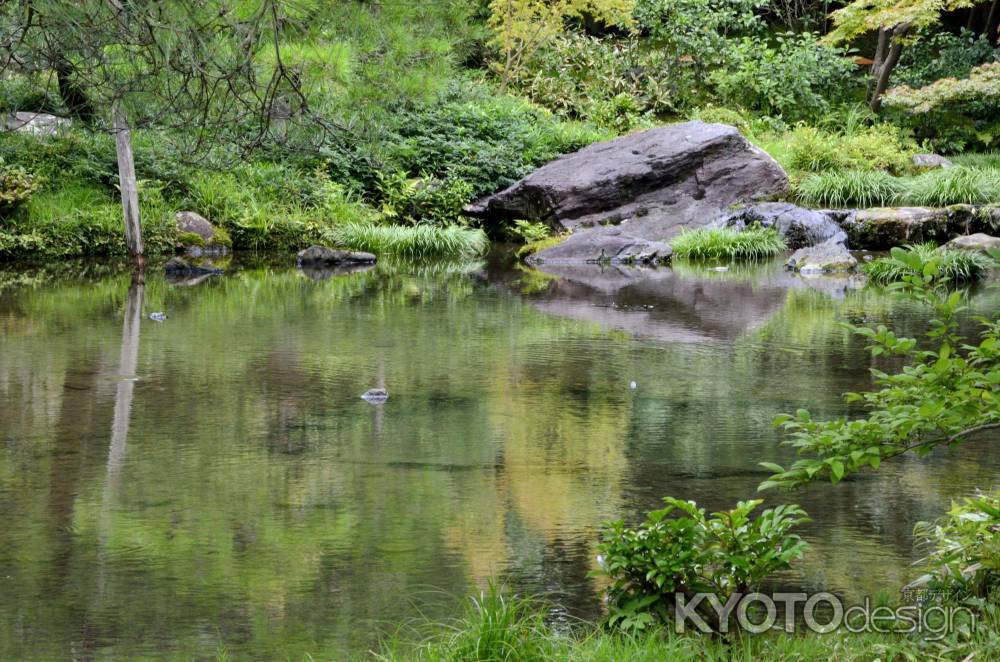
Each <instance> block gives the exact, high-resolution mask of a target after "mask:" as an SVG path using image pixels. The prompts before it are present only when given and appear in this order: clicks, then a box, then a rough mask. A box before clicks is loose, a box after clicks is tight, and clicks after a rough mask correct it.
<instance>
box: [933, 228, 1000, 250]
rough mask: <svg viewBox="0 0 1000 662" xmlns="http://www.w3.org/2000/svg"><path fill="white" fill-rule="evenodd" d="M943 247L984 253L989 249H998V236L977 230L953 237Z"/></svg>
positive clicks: (999, 242) (999, 239)
mask: <svg viewBox="0 0 1000 662" xmlns="http://www.w3.org/2000/svg"><path fill="white" fill-rule="evenodd" d="M944 247H945V248H950V249H953V250H960V251H980V252H983V253H985V252H986V251H988V250H990V249H994V248H995V249H1000V238H998V237H991V236H990V235H988V234H983V233H982V232H977V233H976V234H970V235H964V236H961V237H955V238H954V239H952V240H951V241H949V242H948V243H947V244H945V245H944Z"/></svg>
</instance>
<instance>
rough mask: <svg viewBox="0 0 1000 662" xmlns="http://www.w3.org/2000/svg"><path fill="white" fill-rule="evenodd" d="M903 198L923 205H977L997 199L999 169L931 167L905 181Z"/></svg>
mask: <svg viewBox="0 0 1000 662" xmlns="http://www.w3.org/2000/svg"><path fill="white" fill-rule="evenodd" d="M907 189H908V190H907V195H906V197H907V201H908V202H910V203H912V204H916V205H921V206H925V207H947V206H948V205H956V204H969V205H981V204H989V203H994V202H998V201H1000V170H997V169H996V168H968V167H964V166H956V167H953V168H944V169H941V170H933V171H931V172H928V173H925V174H923V175H920V176H919V177H915V178H913V179H911V180H909V182H908V183H907Z"/></svg>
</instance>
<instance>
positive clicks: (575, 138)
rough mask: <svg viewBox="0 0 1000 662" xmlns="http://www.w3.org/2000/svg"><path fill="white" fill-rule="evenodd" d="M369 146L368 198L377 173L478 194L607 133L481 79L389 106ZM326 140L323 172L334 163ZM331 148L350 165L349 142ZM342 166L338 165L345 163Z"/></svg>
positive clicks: (374, 192) (352, 158)
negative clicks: (343, 153)
mask: <svg viewBox="0 0 1000 662" xmlns="http://www.w3.org/2000/svg"><path fill="white" fill-rule="evenodd" d="M391 110H393V112H392V114H391V115H389V116H388V117H386V118H385V124H384V125H383V126H382V127H381V129H380V130H381V133H379V134H378V135H377V137H376V139H375V140H374V141H373V142H374V145H372V148H373V151H372V153H371V154H370V158H371V168H370V170H369V172H368V173H367V174H364V175H363V177H364V180H363V181H360V182H359V186H360V188H361V189H362V190H364V191H365V192H366V193H368V194H369V195H370V196H371V197H372V198H373V199H375V201H376V202H379V199H378V183H379V182H378V173H379V172H395V171H401V172H403V173H404V174H405V176H407V177H425V178H434V179H442V180H447V179H452V178H457V179H460V180H463V181H465V182H468V183H469V184H470V185H471V186H472V195H473V196H480V195H485V194H487V193H492V192H494V191H497V190H500V189H502V188H506V187H507V186H510V185H511V184H513V183H514V182H515V181H517V180H518V179H520V178H521V177H523V176H524V175H526V174H528V172H530V171H531V170H532V169H534V168H535V167H536V166H539V165H541V164H543V163H545V162H547V161H550V160H552V159H554V158H555V157H557V156H559V155H561V154H565V153H567V152H572V151H576V150H577V149H580V148H581V147H584V146H586V145H589V144H590V143H592V142H595V141H597V140H603V139H607V138H610V137H611V136H612V134H611V132H609V131H606V130H599V129H595V128H594V127H592V126H588V125H582V124H578V123H574V122H566V121H562V120H560V119H558V118H556V117H554V116H553V115H552V114H551V113H550V112H548V111H545V110H543V109H541V108H539V107H537V106H534V105H532V104H531V103H528V102H527V101H524V100H521V99H516V98H514V97H511V96H509V95H505V94H497V93H496V91H495V90H493V89H491V88H488V87H486V86H485V85H480V84H474V83H462V84H456V85H454V86H453V87H452V88H451V89H449V91H448V92H447V93H446V94H443V95H441V96H440V97H439V98H437V99H436V100H435V101H434V102H432V103H427V104H419V105H406V106H403V107H399V108H394V109H391ZM333 149H334V147H333V146H330V147H329V148H328V149H327V151H326V152H324V155H325V157H327V158H328V159H330V160H331V171H330V174H331V177H334V178H336V179H338V181H339V180H340V177H339V176H338V175H337V172H336V171H337V166H336V163H337V162H338V161H337V159H338V158H340V157H337V156H336V155H334V154H332V153H331V151H332V150H333ZM339 149H348V150H350V152H349V154H348V155H347V157H346V158H348V159H349V160H350V162H351V163H352V164H353V163H356V162H357V161H358V160H359V158H361V157H358V156H355V155H353V154H355V153H356V151H355V150H356V149H358V145H357V144H356V141H354V142H352V143H350V144H349V145H348V146H341V147H340V148H339ZM345 167H346V166H345Z"/></svg>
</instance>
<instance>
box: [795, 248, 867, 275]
mask: <svg viewBox="0 0 1000 662" xmlns="http://www.w3.org/2000/svg"><path fill="white" fill-rule="evenodd" d="M785 267H786V268H788V269H791V270H793V271H797V272H799V273H800V274H802V275H810V274H825V273H843V272H850V271H854V270H855V269H857V267H858V261H857V260H856V259H855V258H854V256H853V255H851V254H850V253H849V252H848V250H847V248H846V247H845V246H844V245H843V244H841V243H837V242H826V243H823V244H819V245H818V246H810V247H807V248H800V249H799V250H797V251H795V252H794V253H792V256H791V257H790V258H788V261H787V262H785Z"/></svg>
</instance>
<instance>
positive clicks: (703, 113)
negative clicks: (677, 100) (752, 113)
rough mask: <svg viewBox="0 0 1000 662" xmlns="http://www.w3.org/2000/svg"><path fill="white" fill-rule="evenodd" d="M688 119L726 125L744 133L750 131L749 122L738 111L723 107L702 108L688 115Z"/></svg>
mask: <svg viewBox="0 0 1000 662" xmlns="http://www.w3.org/2000/svg"><path fill="white" fill-rule="evenodd" d="M688 119H692V120H701V121H702V122H705V123H707V124H728V125H729V126H735V127H736V128H737V129H739V130H740V131H741V132H743V133H746V132H747V131H748V130H749V129H750V121H749V120H748V119H747V117H746V116H745V115H744V114H743V113H741V112H740V111H738V110H734V109H733V108H726V107H724V106H702V107H701V108H696V109H694V110H693V111H691V112H690V113H688Z"/></svg>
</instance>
